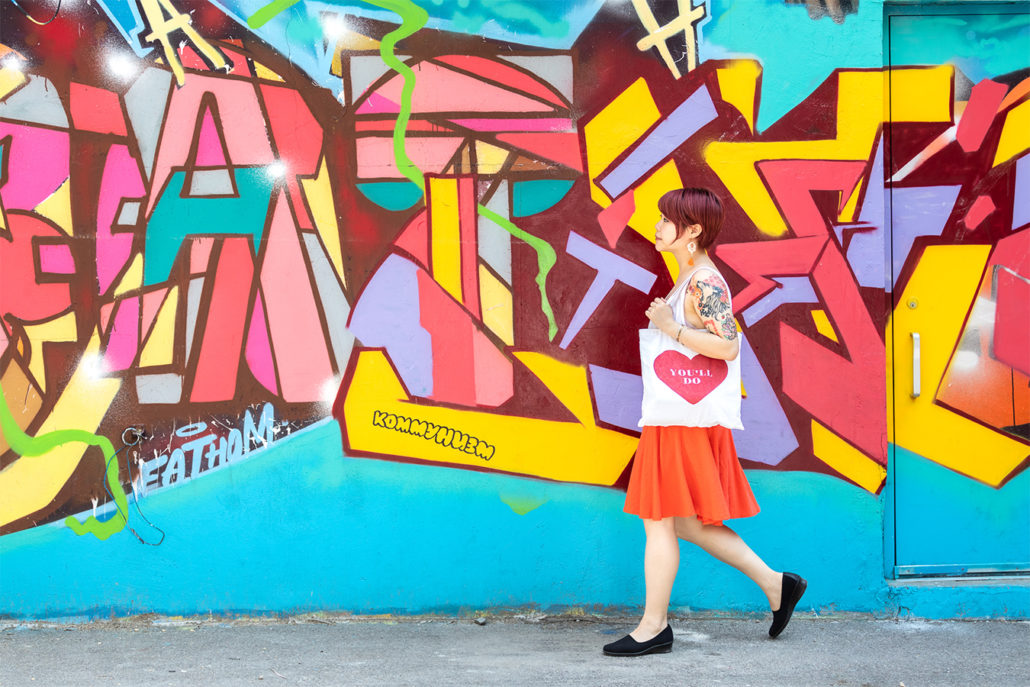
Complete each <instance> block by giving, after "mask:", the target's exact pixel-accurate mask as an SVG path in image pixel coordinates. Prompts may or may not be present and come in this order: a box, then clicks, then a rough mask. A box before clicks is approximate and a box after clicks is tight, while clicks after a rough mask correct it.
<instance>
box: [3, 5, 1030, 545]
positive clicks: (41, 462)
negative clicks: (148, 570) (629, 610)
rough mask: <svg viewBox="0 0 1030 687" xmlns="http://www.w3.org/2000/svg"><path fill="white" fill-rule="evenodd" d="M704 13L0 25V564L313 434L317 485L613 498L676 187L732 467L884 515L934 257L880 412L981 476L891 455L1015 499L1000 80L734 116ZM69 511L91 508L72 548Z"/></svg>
mask: <svg viewBox="0 0 1030 687" xmlns="http://www.w3.org/2000/svg"><path fill="white" fill-rule="evenodd" d="M770 4H771V5H775V6H776V7H777V8H778V10H780V11H784V7H785V5H789V4H790V3H782V2H772V3H770ZM807 5H808V8H809V13H812V14H813V17H816V16H817V13H815V11H814V9H813V7H815V6H819V7H820V8H821V9H822V11H823V13H824V14H825V13H828V14H829V15H830V16H831V17H832V19H833V21H834V22H837V23H841V22H843V21H844V16H845V15H846V14H850V13H854V12H856V11H857V10H858V3H857V2H852V3H847V2H844V3H837V2H827V3H823V4H822V5H819V3H807ZM862 7H863V8H865V7H866V3H862ZM789 9H796V10H797V12H796V13H795V14H794V15H792V16H796V17H798V20H799V21H804V22H809V18H808V17H807V16H806V13H805V11H804V9H803V8H802V7H797V8H789ZM717 10H718V11H722V6H721V5H717V3H715V2H709V3H705V2H691V0H678V1H677V2H657V1H656V0H650V1H648V0H631V1H627V2H608V3H603V2H600V1H594V0H570V1H569V2H551V1H544V0H533V1H531V0H524V1H522V2H512V3H496V2H487V0H479V1H477V2H443V1H436V0H434V1H433V2H414V1H412V0H368V1H367V2H362V1H359V0H354V1H352V2H351V1H347V2H337V3H332V4H327V3H320V2H314V1H312V0H307V1H302V2H273V3H271V4H260V3H256V2H249V1H245V0H232V1H229V2H222V3H211V4H208V3H206V2H203V0H195V1H191V2H178V1H176V0H161V1H160V2H152V1H143V2H140V3H138V4H136V3H134V2H127V3H126V2H121V3H116V2H104V1H102V2H99V3H97V4H96V5H76V6H74V7H70V8H63V9H60V10H58V12H57V14H56V15H55V18H54V19H53V21H51V22H49V23H46V22H42V23H41V22H40V21H31V20H30V19H28V18H27V17H26V16H24V15H23V14H22V13H21V12H20V10H18V9H17V8H16V7H14V6H12V5H10V4H9V3H5V4H4V5H3V9H2V12H3V20H4V23H3V27H4V28H3V35H2V36H0V40H2V43H3V47H2V48H0V50H2V51H3V52H2V54H0V66H2V71H0V151H2V155H0V264H2V266H3V268H2V271H0V280H2V283H0V384H2V390H3V394H2V395H3V401H4V402H3V404H0V419H2V421H3V423H2V428H3V436H2V439H0V468H2V469H0V495H2V498H0V533H5V534H6V533H10V532H14V531H17V530H23V529H26V528H31V527H33V526H35V525H38V524H41V523H45V522H50V521H54V520H59V519H64V518H68V520H67V522H68V524H69V526H72V527H73V528H74V529H76V531H77V532H79V531H81V532H93V534H95V535H96V536H98V537H107V536H110V535H111V534H114V533H115V532H117V531H119V529H120V527H121V525H122V524H124V521H125V518H124V516H123V515H122V513H123V512H124V510H125V508H126V506H125V504H126V503H127V502H128V499H133V500H137V501H138V500H141V499H145V498H146V496H147V494H149V493H151V492H153V491H154V490H157V489H164V488H169V489H172V488H180V486H181V485H183V484H186V483H188V482H190V481H191V480H193V479H194V478H198V477H200V476H201V475H203V474H204V473H205V472H208V471H210V470H215V469H217V468H219V467H220V466H222V465H226V464H229V463H238V462H240V461H244V460H247V459H248V458H249V457H251V456H253V455H255V454H256V453H257V452H259V451H268V450H274V445H275V443H276V441H277V440H278V439H279V438H281V437H284V436H287V435H289V434H292V433H294V432H297V431H300V430H302V429H303V428H305V427H307V426H309V425H311V424H313V423H315V422H318V421H322V420H324V419H326V418H334V419H335V420H336V421H337V422H338V423H339V426H340V428H341V435H342V442H343V448H344V452H345V453H346V455H348V456H356V457H368V458H372V459H382V460H389V461H397V462H402V463H424V464H433V465H442V466H448V467H452V468H455V469H467V470H475V471H490V472H497V473H504V474H508V475H520V476H527V477H531V478H537V479H543V480H552V481H556V482H566V483H575V484H587V485H598V486H603V487H612V488H616V489H617V488H620V487H621V486H622V484H623V482H624V479H625V476H626V474H627V468H628V464H629V461H630V459H631V457H632V454H633V450H634V447H635V440H636V436H637V432H636V422H637V419H638V415H637V413H638V411H639V402H640V394H641V391H640V378H639V362H638V359H637V352H636V341H637V336H636V331H635V330H636V329H637V328H638V327H640V326H642V325H643V323H644V318H643V315H642V313H643V311H644V308H645V307H646V305H647V303H648V302H650V300H651V299H652V298H654V297H655V296H659V295H663V294H665V293H666V292H667V291H668V290H669V289H670V288H671V286H672V284H673V282H674V280H675V279H676V277H677V274H676V266H675V264H673V263H672V262H668V261H663V260H662V259H661V257H660V256H658V254H657V253H656V252H655V251H654V249H653V226H654V224H655V222H656V219H657V209H656V201H657V199H658V197H660V196H661V195H662V194H663V193H664V192H665V191H667V190H669V189H671V188H675V187H679V186H683V185H704V186H709V187H711V188H713V189H716V190H717V192H718V193H719V194H720V196H721V197H722V198H723V200H724V202H725V205H726V211H727V219H726V223H725V225H724V226H725V228H724V230H723V234H722V236H721V238H720V242H719V245H718V248H717V250H716V253H715V258H716V259H717V261H719V262H720V263H721V265H722V266H723V267H724V272H725V274H726V275H727V278H728V279H729V281H730V286H731V288H732V290H733V293H734V304H735V310H736V314H737V324H738V328H739V329H740V331H741V333H742V342H743V345H742V353H741V355H742V376H743V392H744V402H743V421H744V425H745V427H746V428H747V429H746V430H744V431H742V432H737V433H736V441H737V444H738V450H739V453H740V455H741V457H742V458H743V459H744V461H745V463H746V467H748V468H750V469H754V470H774V471H783V472H790V471H804V472H812V473H820V474H827V475H832V476H835V477H837V478H840V479H842V480H845V481H846V482H848V483H849V484H854V485H858V486H859V487H861V488H862V489H864V490H866V491H868V492H869V493H870V494H876V493H879V492H880V490H881V489H882V487H883V484H884V480H885V477H886V475H887V461H888V446H889V443H891V442H894V441H895V439H894V436H893V424H892V420H891V417H892V416H891V415H890V414H889V411H888V410H887V408H888V404H889V403H890V394H891V391H890V383H891V381H892V379H893V378H892V377H891V376H890V375H891V374H892V370H893V361H894V359H895V356H896V354H895V352H894V348H895V344H894V342H893V339H892V338H891V337H892V326H895V325H898V324H899V322H901V321H903V320H904V318H905V317H906V316H908V315H907V314H906V311H905V303H906V296H905V294H906V288H908V287H909V285H910V284H913V283H916V282H925V280H926V279H933V280H941V282H942V283H944V282H946V281H947V280H948V276H947V275H946V274H945V273H944V272H943V270H945V269H946V267H945V266H942V263H941V262H940V261H939V259H938V256H939V253H940V251H941V250H943V249H948V250H951V249H954V250H955V251H960V252H961V255H962V256H963V259H966V260H967V261H968V262H967V264H971V265H973V267H969V268H968V269H969V270H971V272H970V274H971V277H970V279H966V280H965V281H958V282H956V286H955V287H954V288H955V291H954V293H953V301H952V305H951V307H952V309H953V310H954V317H955V318H957V324H955V325H954V327H953V326H952V325H951V324H949V325H947V327H946V326H945V325H944V318H945V315H943V314H941V315H940V318H939V319H938V320H935V322H936V323H937V324H935V325H933V326H938V325H939V326H940V331H941V332H942V338H944V339H945V343H944V344H942V345H944V346H945V347H946V348H947V351H946V353H945V359H944V360H943V361H942V362H941V364H940V366H939V368H940V369H934V370H930V369H928V370H926V371H924V381H923V383H924V385H926V387H927V388H928V389H930V388H932V390H933V393H932V394H927V395H926V397H924V398H923V399H922V400H921V403H922V404H923V405H922V406H920V408H921V409H920V410H917V411H913V412H922V413H931V414H933V415H934V417H936V418H938V419H937V420H934V422H936V423H937V425H936V426H940V427H944V428H945V429H946V428H948V427H950V426H951V424H950V423H952V422H962V423H973V424H974V425H975V426H976V427H977V428H979V429H978V431H980V432H982V433H983V434H984V436H985V437H987V440H988V442H989V443H990V445H991V446H992V447H993V448H994V450H992V452H991V455H992V456H993V457H991V458H986V459H984V458H982V457H970V456H966V455H959V454H958V449H957V448H956V449H948V448H943V449H937V448H934V449H933V450H924V448H923V447H921V446H920V445H918V444H917V445H912V446H903V447H904V448H908V449H911V450H913V451H916V452H918V453H921V454H922V455H926V456H928V457H930V458H931V459H932V460H935V461H937V462H939V463H941V464H942V465H945V466H946V467H948V468H950V469H951V470H954V471H955V472H957V473H960V474H962V475H965V476H967V477H968V478H970V479H973V480H977V481H979V482H983V483H985V484H988V485H991V486H992V487H997V486H999V485H1001V484H1003V483H1005V482H1006V481H1007V480H1010V479H1012V477H1013V476H1014V475H1016V474H1018V473H1019V472H1020V470H1021V469H1023V468H1025V466H1026V458H1027V454H1028V451H1027V445H1028V439H1030V436H1028V431H1027V427H1028V424H1030V386H1028V385H1030V360H1028V359H1027V351H1028V350H1030V343H1028V339H1027V328H1026V326H1025V323H1026V322H1027V321H1030V311H1028V303H1030V291H1028V288H1030V287H1028V285H1030V263H1028V261H1027V255H1028V254H1030V245H1028V238H1027V237H1028V236H1030V205H1028V201H1027V198H1028V197H1030V196H1028V191H1030V187H1028V184H1030V162H1028V159H1030V157H1028V154H1027V152H1028V149H1030V140H1028V139H1027V131H1030V79H1028V78H1027V76H1026V69H1027V66H1028V65H1027V64H1025V62H1026V60H1025V56H1024V57H1023V63H1010V64H1004V65H1002V66H998V65H995V66H994V67H992V70H991V73H990V75H987V74H979V75H978V74H973V72H972V70H970V69H969V68H968V67H966V68H965V69H966V70H967V71H963V69H964V68H963V67H962V66H961V65H960V66H956V65H954V64H950V63H945V61H944V60H942V61H941V63H939V64H932V65H926V64H921V63H912V64H905V63H898V64H893V65H888V66H885V67H884V66H880V67H877V68H867V67H866V66H853V65H848V64H838V65H835V66H834V67H833V68H832V69H830V70H828V71H827V75H824V76H825V78H823V79H822V80H821V81H820V82H818V83H815V84H814V86H813V88H812V89H810V91H809V92H808V93H807V94H806V95H805V97H804V98H802V99H801V100H799V101H798V102H796V103H794V105H793V106H792V107H791V108H790V109H789V111H786V112H784V113H783V114H782V115H781V116H778V117H777V118H776V119H775V121H774V122H772V123H770V124H767V125H766V124H763V121H762V108H763V104H764V102H765V101H764V100H763V94H764V93H766V92H767V89H769V87H770V86H769V83H768V81H767V74H766V68H765V65H763V63H762V61H761V60H759V59H754V58H746V57H742V56H732V55H729V54H724V55H723V56H722V57H719V58H713V57H710V56H706V53H705V50H704V49H703V48H704V41H705V40H706V36H707V35H709V33H708V30H709V28H714V27H713V26H712V21H713V19H715V18H716V14H717ZM43 19H45V17H44V18H43ZM824 23H826V24H829V22H824ZM849 24H854V22H849ZM831 26H832V24H831ZM838 28H839V27H838ZM711 35H715V36H718V35H720V34H719V33H718V31H713V32H711ZM766 107H767V109H768V106H766ZM954 254H955V255H958V254H959V253H954ZM949 255H951V253H949ZM885 256H888V257H886V258H885ZM958 284H962V285H963V286H962V287H961V288H960V287H959V286H958ZM948 317H951V315H948ZM949 327H951V329H949ZM955 327H957V329H955ZM952 329H955V333H954V335H952V336H951V338H950V339H949V338H948V335H947V334H946V333H945V332H948V331H951V330H952ZM127 427H129V428H133V427H134V428H141V429H142V430H143V431H142V434H143V438H142V440H141V441H140V442H139V443H138V444H133V445H132V446H130V447H123V446H121V444H122V443H123V442H122V441H121V440H120V439H119V437H121V435H122V432H123V429H125V428H127ZM903 444H904V442H901V444H899V445H903ZM458 497H459V498H460V495H458ZM98 501H100V502H106V501H114V502H116V503H118V504H119V508H120V510H119V511H118V514H117V515H115V516H112V517H111V518H110V519H108V520H106V521H101V520H98V519H97V518H96V517H92V519H91V520H86V522H85V524H80V519H81V516H80V517H79V518H77V517H75V516H76V514H80V513H85V512H87V511H91V509H92V508H94V507H95V504H96V503H97V502H98ZM69 516H71V517H69Z"/></svg>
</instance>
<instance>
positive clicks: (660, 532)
mask: <svg viewBox="0 0 1030 687" xmlns="http://www.w3.org/2000/svg"><path fill="white" fill-rule="evenodd" d="M675 520H676V518H665V519H664V520H644V532H645V533H646V534H647V545H646V546H645V547H644V583H645V585H646V586H647V596H646V600H645V602H644V616H643V617H642V618H641V619H640V624H639V625H637V628H636V629H635V630H633V632H631V633H630V636H631V637H633V639H635V640H636V641H638V642H646V641H647V640H649V639H652V638H653V637H655V636H656V635H657V634H658V633H659V632H661V631H662V630H664V629H665V626H666V625H667V624H668V613H669V597H670V596H671V595H672V583H673V582H675V581H676V571H677V570H679V567H680V544H679V540H678V539H677V538H676V522H675Z"/></svg>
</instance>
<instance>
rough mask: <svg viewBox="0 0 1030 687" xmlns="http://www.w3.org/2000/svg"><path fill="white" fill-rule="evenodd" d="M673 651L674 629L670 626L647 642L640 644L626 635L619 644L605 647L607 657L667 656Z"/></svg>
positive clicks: (613, 643)
mask: <svg viewBox="0 0 1030 687" xmlns="http://www.w3.org/2000/svg"><path fill="white" fill-rule="evenodd" d="M670 651H672V628H671V627H669V626H668V625H666V626H665V629H664V630H662V631H661V632H659V633H658V634H657V635H655V636H654V637H652V638H651V639H649V640H647V641H646V642H638V641H637V640H635V639H633V638H632V637H630V636H629V635H626V636H625V637H623V638H622V639H620V640H619V641H617V642H612V643H611V644H605V645H604V653H605V655H606V656H643V655H645V654H667V653H669V652H670Z"/></svg>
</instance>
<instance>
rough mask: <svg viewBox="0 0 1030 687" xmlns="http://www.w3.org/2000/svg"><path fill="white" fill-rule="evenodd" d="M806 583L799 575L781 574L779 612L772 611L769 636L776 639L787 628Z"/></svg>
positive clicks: (806, 585)
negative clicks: (781, 585) (781, 584)
mask: <svg viewBox="0 0 1030 687" xmlns="http://www.w3.org/2000/svg"><path fill="white" fill-rule="evenodd" d="M807 587H808V582H807V581H805V579H804V578H803V577H801V576H800V575H796V574H794V573H790V572H788V573H783V587H782V591H781V593H780V610H778V611H773V620H772V625H771V626H770V627H769V636H770V637H772V638H774V639H775V638H776V637H779V636H780V633H781V632H783V630H784V629H785V628H786V627H787V623H789V622H790V616H792V615H793V614H794V607H795V606H797V605H798V601H800V600H801V595H802V594H804V593H805V589H806V588H807Z"/></svg>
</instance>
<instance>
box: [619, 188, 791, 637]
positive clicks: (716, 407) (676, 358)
mask: <svg viewBox="0 0 1030 687" xmlns="http://www.w3.org/2000/svg"><path fill="white" fill-rule="evenodd" d="M658 209H659V210H660V211H661V217H660V219H659V221H658V224H657V225H656V226H655V232H656V233H655V247H656V248H657V250H659V251H661V252H665V253H670V254H671V255H672V256H673V257H675V258H676V262H677V263H678V264H679V274H680V277H679V279H678V280H677V282H676V285H675V286H674V287H673V289H672V291H671V292H670V293H669V295H668V297H667V298H665V299H662V298H656V299H654V301H652V302H651V305H650V306H649V307H648V308H647V312H646V315H647V318H648V319H649V320H650V325H649V327H648V329H646V330H641V336H640V338H641V373H642V376H643V378H644V402H643V408H642V411H643V412H642V415H643V417H642V419H641V421H640V424H641V427H642V430H641V435H640V444H639V446H638V448H637V452H636V456H635V457H634V461H633V467H632V470H631V472H630V479H629V487H628V489H627V492H626V505H625V511H626V512H627V513H633V514H634V515H638V516H639V517H640V518H641V519H642V520H643V522H644V531H645V534H646V536H647V544H646V546H645V549H644V580H645V584H646V587H647V595H646V601H645V605H644V615H643V617H642V618H641V619H640V623H639V624H638V625H637V627H636V629H634V630H633V631H632V632H631V633H630V634H628V635H626V636H625V637H623V638H622V639H620V640H618V641H616V642H612V643H611V644H607V645H605V647H604V653H605V654H608V655H610V656H641V655H644V654H650V653H665V652H668V651H670V650H671V649H672V642H673V637H672V628H671V627H669V624H668V619H667V614H668V609H669V597H670V594H671V593H672V585H673V582H674V581H675V579H676V572H677V570H678V569H679V541H678V539H685V540H686V541H689V542H691V543H693V544H696V545H698V546H700V547H701V548H702V549H704V550H705V551H707V552H708V553H709V554H711V555H712V556H714V557H715V558H717V559H718V560H720V561H723V562H724V563H728V564H730V565H732V566H733V567H735V568H737V569H738V570H740V571H741V572H742V573H744V574H745V575H747V576H748V577H750V578H751V579H752V580H754V582H755V583H756V584H757V585H758V586H759V588H761V590H762V591H763V592H764V593H765V595H766V597H767V598H768V600H769V608H770V609H772V611H773V621H772V626H771V627H770V628H769V635H770V636H771V637H776V636H778V635H779V634H780V633H781V632H783V629H784V628H785V627H786V626H787V622H788V621H789V620H790V616H791V614H792V613H793V612H794V606H795V605H797V603H798V600H799V599H800V598H801V595H802V594H804V592H805V587H806V586H807V582H806V581H805V580H804V579H802V578H801V577H799V576H798V575H796V574H794V573H789V572H788V573H781V572H776V571H774V570H772V569H771V568H770V567H769V566H768V565H766V564H765V562H764V561H763V560H762V559H761V558H759V557H758V555H757V554H755V553H754V552H753V551H752V550H751V549H750V548H749V547H748V545H747V544H745V543H744V540H743V539H741V538H740V536H739V535H737V533H736V532H734V531H733V530H731V529H730V528H729V527H726V526H725V525H724V524H723V521H724V520H728V519H730V518H744V517H749V516H751V515H754V514H756V513H757V512H758V504H757V503H756V502H755V497H754V495H753V494H752V493H751V487H750V486H749V485H748V482H747V478H746V477H745V475H744V471H743V470H742V469H741V467H740V463H739V461H738V459H737V452H736V449H735V448H734V446H733V437H732V434H731V432H730V430H731V429H741V428H742V426H741V424H740V361H739V359H738V354H739V352H740V341H739V339H738V338H737V327H736V322H735V321H734V319H733V312H732V309H731V303H730V292H729V288H728V286H727V285H726V282H725V281H724V280H723V278H722V276H721V275H720V274H719V272H718V270H717V269H716V267H715V264H714V263H713V262H712V260H711V259H710V258H709V256H708V248H709V247H710V246H711V245H712V244H713V242H714V241H715V238H716V236H717V235H718V233H719V229H720V227H721V225H722V214H723V213H722V205H721V203H720V202H719V199H718V197H717V196H716V195H715V194H714V193H712V192H711V191H709V190H708V189H703V188H684V189H680V190H676V191H670V192H668V193H666V194H665V195H664V196H662V198H661V199H660V200H659V201H658Z"/></svg>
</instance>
